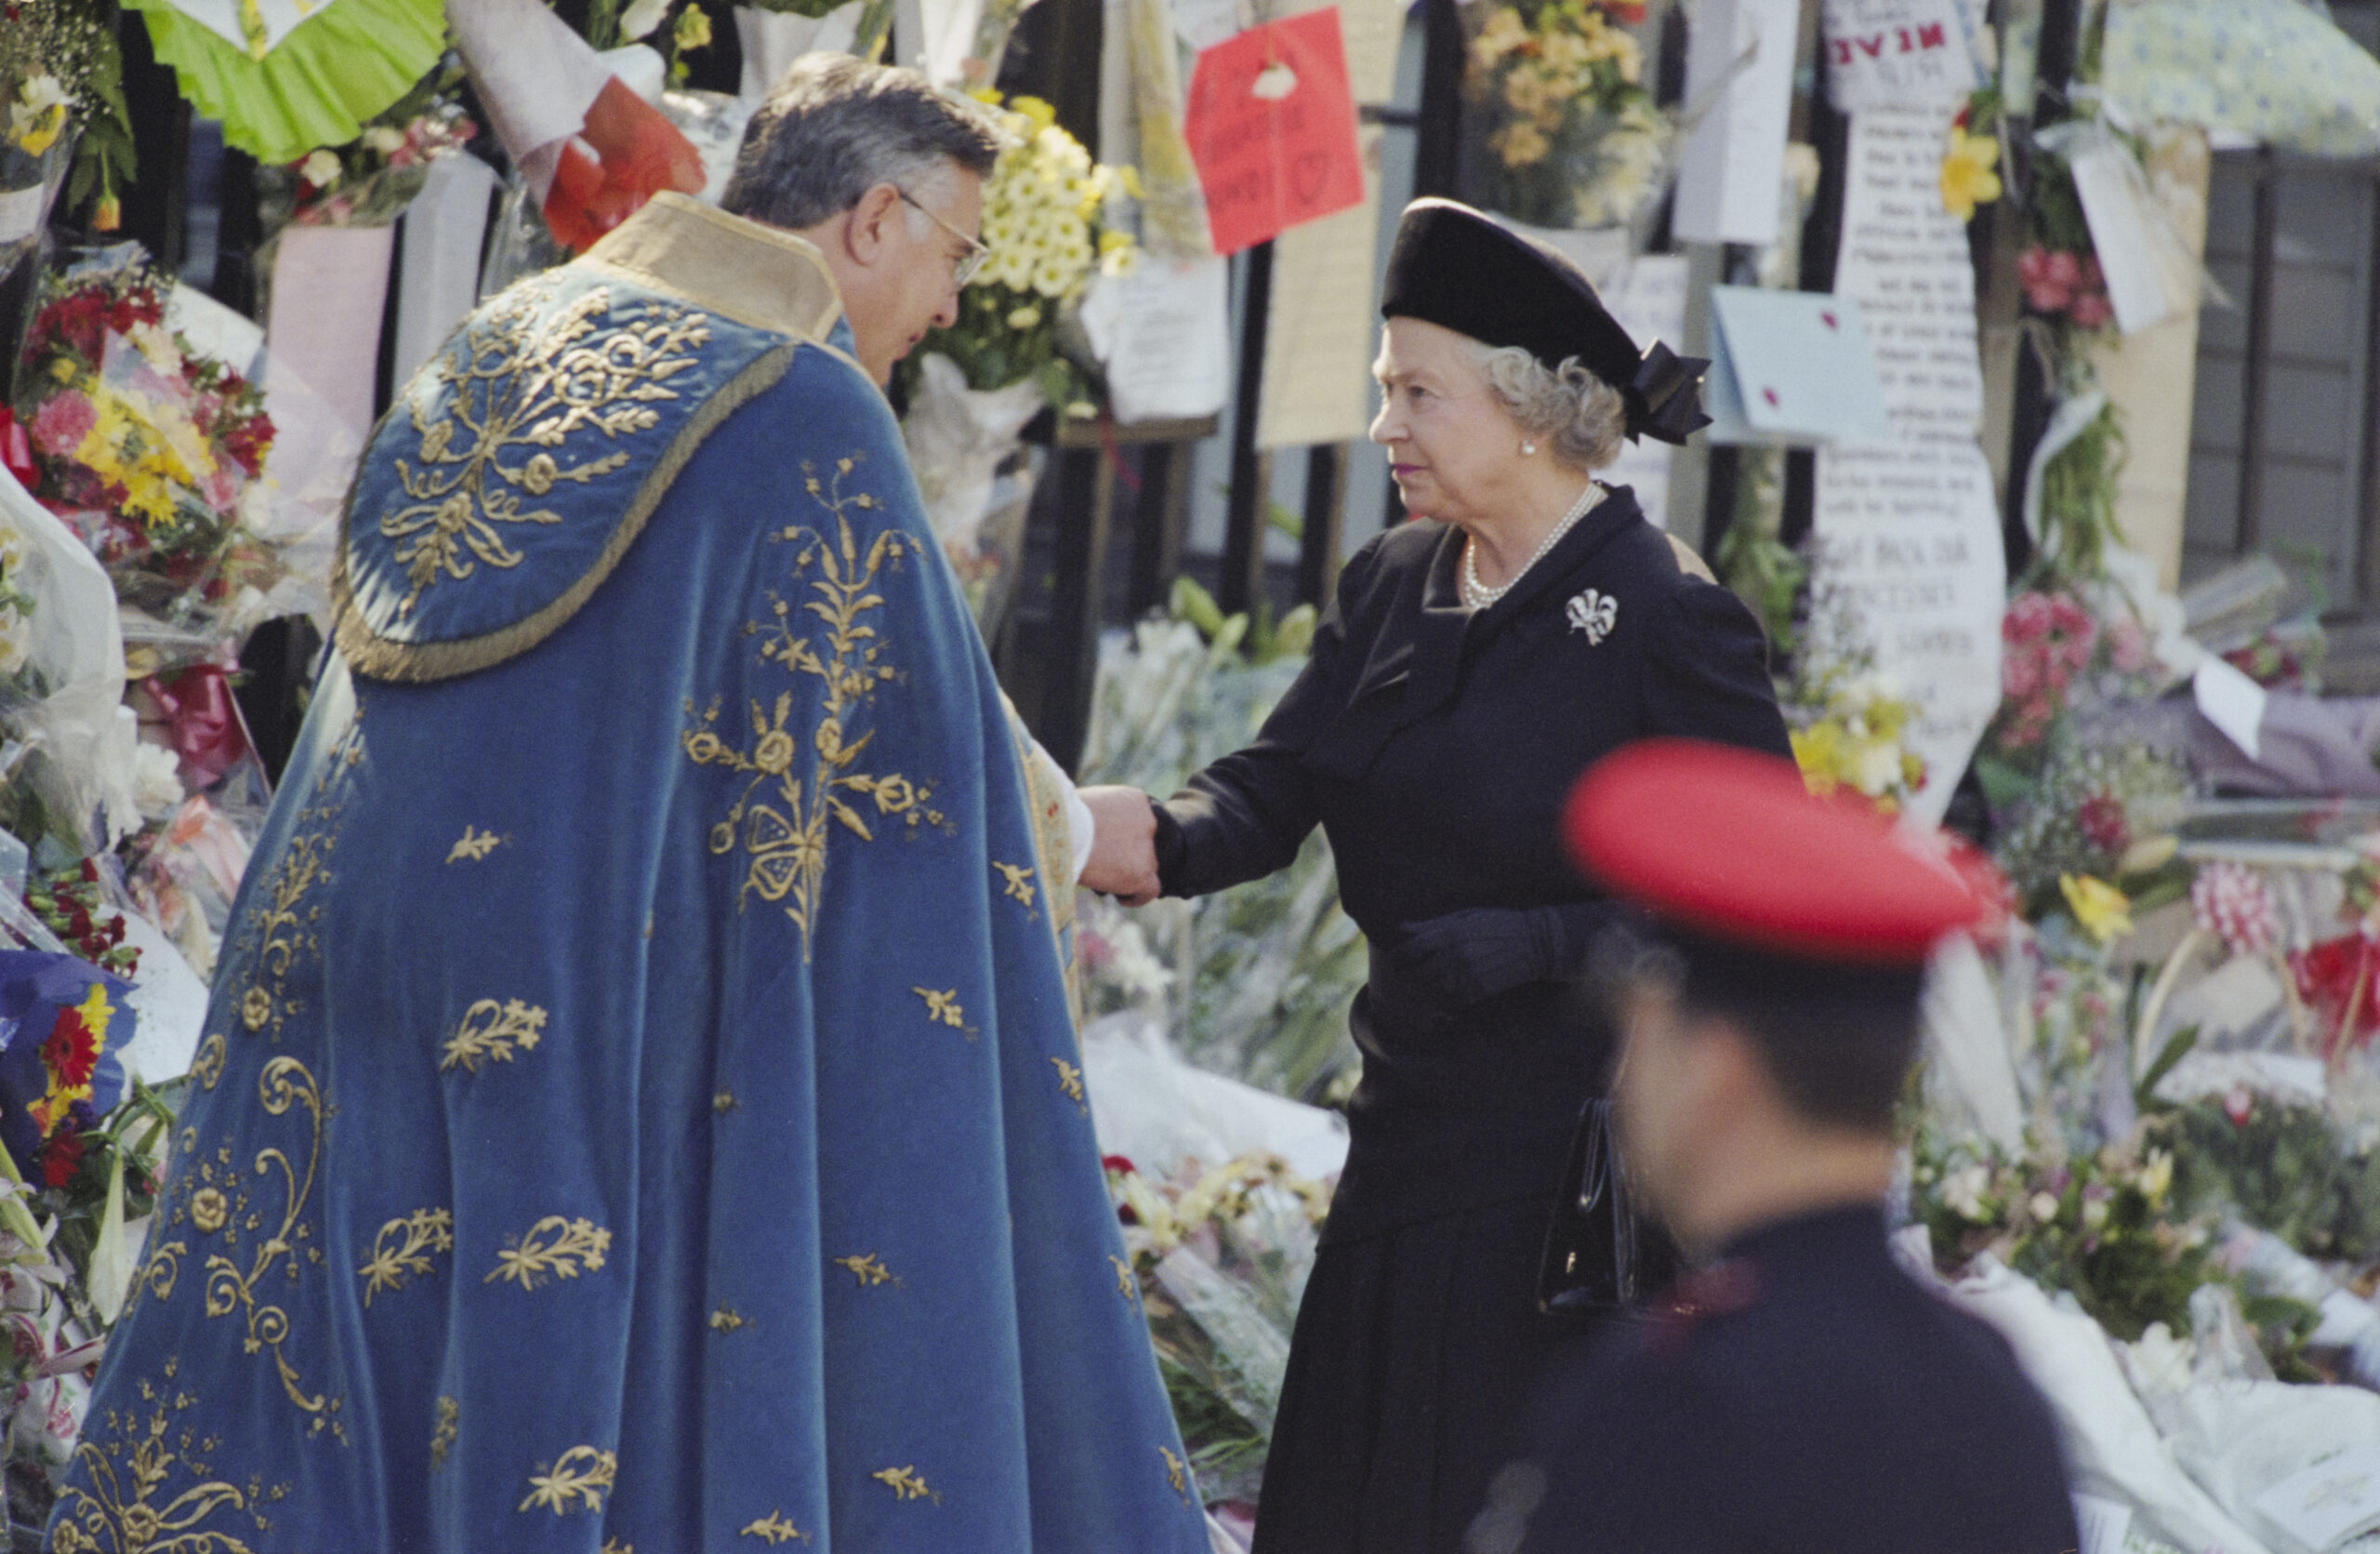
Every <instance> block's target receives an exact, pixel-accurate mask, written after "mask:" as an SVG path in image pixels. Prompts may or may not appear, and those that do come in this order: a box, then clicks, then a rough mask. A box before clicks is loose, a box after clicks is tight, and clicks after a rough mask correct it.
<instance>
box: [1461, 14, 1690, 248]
mask: <svg viewBox="0 0 2380 1554" xmlns="http://www.w3.org/2000/svg"><path fill="white" fill-rule="evenodd" d="M1471 8H1472V9H1473V10H1475V11H1478V12H1480V13H1481V17H1480V21H1479V28H1478V31H1477V32H1476V33H1474V35H1473V37H1472V40H1471V50H1470V56H1469V60H1468V62H1467V64H1466V67H1465V71H1464V77H1463V84H1464V90H1465V92H1466V94H1467V95H1468V96H1469V97H1470V98H1471V100H1473V101H1474V102H1475V103H1477V104H1479V105H1480V106H1481V107H1482V108H1483V109H1484V110H1485V112H1484V113H1482V114H1481V115H1480V117H1481V118H1482V119H1484V120H1486V121H1488V122H1489V123H1491V124H1492V125H1493V126H1494V127H1493V128H1491V129H1489V130H1488V132H1487V137H1486V140H1485V145H1486V149H1487V151H1488V153H1490V154H1489V155H1488V156H1487V157H1485V158H1483V159H1482V161H1483V164H1484V167H1483V170H1484V172H1485V174H1486V193H1487V199H1486V203H1487V204H1488V206H1492V207H1494V208H1496V209H1499V210H1501V211H1504V212H1505V213H1507V214H1508V215H1511V216H1514V217H1517V218H1518V219H1521V220H1524V221H1531V222H1535V223H1536V224H1538V225H1540V226H1547V227H1574V226H1575V227H1600V226H1614V225H1619V224H1621V223H1624V222H1626V221H1627V220H1629V219H1631V218H1632V217H1633V216H1634V215H1635V214H1636V213H1637V211H1638V210H1639V209H1640V208H1641V207H1642V206H1645V204H1646V202H1647V201H1648V200H1649V199H1650V198H1651V197H1652V196H1653V195H1654V194H1655V193H1658V192H1659V185H1660V174H1661V170H1662V167H1663V166H1664V163H1665V161H1666V159H1667V156H1668V153H1669V133H1670V132H1669V124H1668V121H1667V120H1666V119H1665V118H1663V116H1662V115H1661V113H1660V111H1659V109H1658V108H1656V107H1655V106H1654V104H1653V98H1652V94H1651V93H1649V92H1647V91H1646V89H1645V86H1644V85H1643V79H1642V78H1643V75H1644V55H1643V51H1642V50H1641V49H1640V48H1639V47H1638V46H1637V43H1636V39H1635V38H1634V37H1633V35H1631V34H1630V33H1627V32H1625V31H1623V30H1622V28H1621V26H1620V25H1617V24H1620V23H1624V24H1633V23H1636V22H1640V21H1642V20H1644V16H1645V7H1643V6H1642V5H1641V4H1637V5H1629V4H1622V3H1620V0H1541V3H1535V4H1532V3H1531V0H1521V3H1520V4H1517V5H1505V4H1497V5H1490V6H1484V7H1471Z"/></svg>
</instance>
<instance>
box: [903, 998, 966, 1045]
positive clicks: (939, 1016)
mask: <svg viewBox="0 0 2380 1554" xmlns="http://www.w3.org/2000/svg"><path fill="white" fill-rule="evenodd" d="M910 991H911V992H913V993H915V994H917V995H918V996H919V998H921V999H924V1000H925V1001H926V1021H927V1023H928V1024H932V1023H934V1022H936V1021H939V1022H941V1023H942V1024H944V1025H946V1026H948V1027H950V1028H951V1029H953V1030H957V1031H959V1032H961V1033H963V1034H964V1035H965V1036H966V1038H967V1039H968V1040H969V1041H971V1042H972V1041H973V1040H974V1039H975V1038H976V1037H977V1036H980V1035H982V1034H983V1032H981V1031H979V1030H977V1029H975V1028H974V1027H973V1026H972V1025H969V1024H968V1023H967V1011H966V1010H964V1009H962V1008H960V1007H959V990H958V989H956V988H952V989H950V990H947V991H945V992H939V993H938V992H935V991H934V990H932V989H931V988H914V987H913V988H911V989H910Z"/></svg>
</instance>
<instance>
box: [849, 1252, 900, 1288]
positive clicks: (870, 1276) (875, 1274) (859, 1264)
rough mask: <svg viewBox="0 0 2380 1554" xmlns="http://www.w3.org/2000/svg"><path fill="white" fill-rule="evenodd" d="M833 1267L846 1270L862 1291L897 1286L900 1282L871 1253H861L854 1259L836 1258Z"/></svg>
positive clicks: (891, 1271)
mask: <svg viewBox="0 0 2380 1554" xmlns="http://www.w3.org/2000/svg"><path fill="white" fill-rule="evenodd" d="M835 1266H836V1267H837V1268H843V1269H846V1270H848V1271H849V1272H850V1274H851V1276H852V1277H853V1279H856V1280H858V1281H859V1283H860V1287H861V1288H862V1289H868V1288H872V1287H873V1286H875V1285H878V1284H898V1283H899V1282H901V1281H900V1279H899V1278H898V1277H896V1276H895V1275H894V1274H893V1270H892V1269H891V1268H886V1267H885V1266H884V1264H883V1263H882V1262H881V1261H880V1260H879V1258H878V1257H877V1255H876V1254H875V1253H873V1252H863V1253H861V1254H859V1255H857V1256H855V1257H838V1258H836V1259H835Z"/></svg>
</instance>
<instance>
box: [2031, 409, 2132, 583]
mask: <svg viewBox="0 0 2380 1554" xmlns="http://www.w3.org/2000/svg"><path fill="white" fill-rule="evenodd" d="M2123 461H2124V441H2123V427H2122V423H2121V422H2120V421H2119V420H2118V419H2117V418H2116V407H2115V405H2113V404H2112V403H2110V404H2109V405H2106V406H2105V407H2103V408H2102V409H2101V410H2100V411H2099V413H2098V415H2097V416H2096V417H2095V418H2093V419H2092V421H2091V424H2090V425H2089V426H2087V427H2085V428H2083V432H2082V434H2081V435H2079V436H2077V437H2076V438H2075V439H2074V441H2072V442H2070V443H2069V444H2067V445H2066V446H2064V447H2062V448H2060V449H2058V450H2057V453H2056V456H2055V457H2053V458H2051V459H2050V461H2049V462H2048V463H2047V464H2045V465H2043V467H2042V505H2041V512H2042V540H2041V551H2040V553H2039V554H2037V555H2036V556H2035V557H2034V559H2033V574H2032V575H2033V578H2034V579H2036V581H2035V583H2034V585H2033V586H2040V582H2039V579H2041V578H2043V575H2044V574H2046V575H2048V576H2051V577H2055V578H2065V579H2071V580H2074V581H2083V580H2086V579H2089V578H2097V577H2099V576H2101V575H2103V574H2104V573H2105V572H2106V571H2107V562H2106V556H2107V548H2108V541H2109V539H2110V538H2112V539H2114V540H2116V541H2117V542H2118V543H2122V541H2123V530H2122V527H2121V526H2119V525H2118V524H2117V523H2116V477H2117V476H2118V475H2119V474H2121V473H2122V471H2123Z"/></svg>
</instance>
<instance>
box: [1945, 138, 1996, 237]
mask: <svg viewBox="0 0 2380 1554" xmlns="http://www.w3.org/2000/svg"><path fill="white" fill-rule="evenodd" d="M1999 162H2000V142H1999V141H1998V140H1996V139H1993V138H1992V137H1990V136H1989V135H1970V134H1968V133H1967V132H1966V131H1965V130H1964V129H1961V128H1960V127H1959V126H1956V125H1952V126H1950V143H1949V144H1948V145H1947V146H1946V147H1945V148H1944V150H1943V152H1942V208H1943V209H1944V210H1946V211H1948V212H1950V214H1951V215H1953V216H1955V217H1957V218H1958V219H1960V220H1962V221H1971V220H1973V219H1975V207H1976V206H1979V205H1990V203H1991V202H1992V201H1994V200H1996V199H1998V198H1999V197H2000V193H2001V189H2000V175H1999V173H1998V172H1996V171H1994V168H1995V167H1997V166H1998V165H1999Z"/></svg>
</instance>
